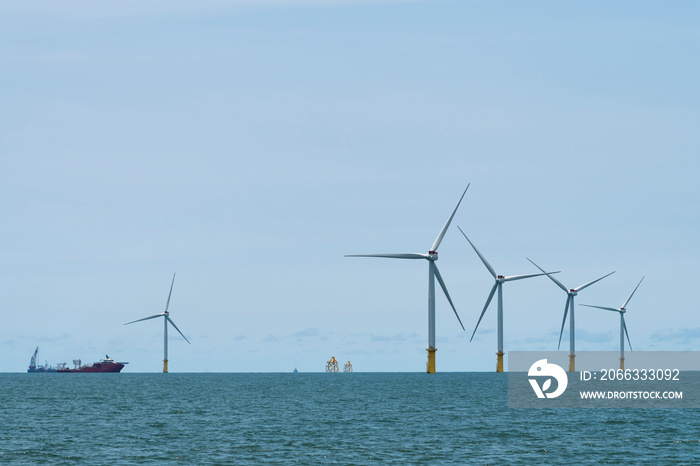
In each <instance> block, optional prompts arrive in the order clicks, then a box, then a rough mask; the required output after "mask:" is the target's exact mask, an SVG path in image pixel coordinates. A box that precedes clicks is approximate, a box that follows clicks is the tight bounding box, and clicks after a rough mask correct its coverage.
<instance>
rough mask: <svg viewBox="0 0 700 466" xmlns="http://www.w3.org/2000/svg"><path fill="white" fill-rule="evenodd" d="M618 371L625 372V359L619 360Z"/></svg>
mask: <svg viewBox="0 0 700 466" xmlns="http://www.w3.org/2000/svg"><path fill="white" fill-rule="evenodd" d="M620 369H622V370H623V371H624V370H625V358H620Z"/></svg>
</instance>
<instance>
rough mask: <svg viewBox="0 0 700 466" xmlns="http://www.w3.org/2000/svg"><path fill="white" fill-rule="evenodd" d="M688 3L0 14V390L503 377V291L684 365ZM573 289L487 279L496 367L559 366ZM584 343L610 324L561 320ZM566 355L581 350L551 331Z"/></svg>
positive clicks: (691, 234)
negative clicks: (96, 383) (72, 376)
mask: <svg viewBox="0 0 700 466" xmlns="http://www.w3.org/2000/svg"><path fill="white" fill-rule="evenodd" d="M699 10H700V7H698V6H697V5H696V4H694V3H691V2H681V3H676V4H674V5H672V6H669V5H661V4H660V3H658V2H615V3H614V4H610V3H609V2H585V3H580V2H577V3H573V2H565V3H564V2H508V3H505V2H487V1H423V2H422V1H412V2H408V1H406V2H404V1H392V2H360V1H357V2H355V1H336V2H315V1H299V2H295V1H290V2H274V1H269V2H268V1H264V0H263V1H256V2H236V1H233V2H217V1H206V2H149V3H148V4H146V5H144V4H142V3H137V2H133V3H121V4H120V5H119V6H116V4H115V5H111V4H106V5H105V4H100V5H95V4H94V3H92V2H83V1H73V2H65V3H64V4H62V5H61V6H60V7H59V6H56V5H55V4H54V3H52V2H33V3H32V4H24V3H20V2H16V3H14V4H4V5H2V6H0V12H1V13H2V14H0V69H2V73H0V102H2V106H1V108H2V110H1V111H0V148H1V150H0V198H2V199H3V202H1V203H0V214H1V215H2V218H3V222H2V225H1V226H0V241H1V242H2V244H3V255H2V256H3V259H2V260H0V276H2V283H3V285H2V286H0V316H2V325H0V371H6V372H14V371H23V370H26V366H27V364H28V362H29V358H30V356H31V354H32V352H33V350H34V347H35V346H37V345H39V346H40V359H41V360H42V361H43V360H44V359H46V360H48V361H49V363H52V364H55V363H57V362H62V361H71V360H72V359H75V358H82V359H83V360H93V359H94V360H97V359H99V358H100V357H102V356H104V354H105V353H108V354H109V355H110V356H112V357H114V358H115V359H117V360H124V361H129V362H130V365H129V366H128V369H127V370H128V371H131V372H157V371H159V370H161V367H162V361H161V359H162V325H161V324H160V323H159V322H156V321H146V322H141V323H138V324H134V325H130V326H127V327H125V326H123V325H122V324H123V323H125V322H128V321H131V320H135V319H138V318H141V317H146V316H148V315H152V314H156V313H159V312H161V311H162V310H163V308H164V306H165V301H166V298H167V293H168V288H169V286H170V279H171V277H172V274H173V273H174V272H177V278H176V281H175V287H174V290H173V297H172V301H171V304H170V312H171V317H172V318H173V320H174V321H175V323H176V324H177V325H178V327H179V328H180V329H181V330H182V331H183V333H184V334H185V335H186V336H187V338H188V339H189V340H190V341H191V342H192V344H191V345H188V344H187V343H186V342H185V341H184V340H182V339H181V338H180V337H179V336H178V335H177V334H176V333H175V332H171V338H170V348H169V351H170V370H171V371H174V372H192V371H224V372H229V371H231V372H237V371H291V370H292V369H293V368H294V367H295V366H296V367H298V368H299V370H302V371H320V370H323V368H324V366H325V361H327V360H328V359H329V358H330V357H331V356H336V357H337V358H338V359H339V360H341V361H345V360H351V361H352V362H353V365H354V366H355V368H356V370H362V371H394V370H396V371H423V370H424V368H425V361H426V352H425V348H426V346H427V266H426V264H425V263H423V262H422V261H420V262H419V261H397V260H382V259H357V258H344V257H343V255H344V254H363V253H381V252H387V253H388V252H421V253H425V252H427V250H428V248H429V247H430V245H431V244H432V243H433V241H434V239H435V237H436V235H437V234H438V232H439V230H440V228H441V227H442V225H443V223H444V222H445V220H446V219H447V217H448V216H449V214H450V212H451V211H452V209H453V208H454V205H455V204H456V202H457V200H458V199H459V196H460V195H461V193H462V191H463V190H464V187H465V186H466V185H467V183H471V188H470V189H469V192H468V193H467V195H466V196H465V198H464V201H463V202H462V205H461V207H460V209H459V211H458V212H457V215H456V216H455V219H454V221H453V225H452V227H451V228H450V230H449V231H448V233H447V235H446V237H445V239H444V241H443V243H442V245H441V246H440V261H439V262H438V265H439V267H440V271H441V272H442V275H443V277H444V278H445V281H446V283H447V286H448V288H449V290H450V293H451V295H452V298H453V300H454V302H455V305H456V306H457V310H458V312H459V313H460V316H461V318H462V320H463V322H464V324H465V327H467V331H466V332H463V331H462V330H461V328H460V327H459V325H458V323H457V321H456V319H455V318H454V316H453V315H452V311H451V310H450V309H449V305H448V303H447V302H446V300H445V299H444V297H443V296H442V295H440V294H438V297H437V348H438V353H437V367H438V371H463V370H492V369H493V368H494V366H495V355H494V353H495V351H496V335H495V324H496V313H495V303H494V304H492V308H491V309H489V311H487V314H486V316H485V317H484V321H483V322H482V323H481V325H480V327H479V331H478V333H477V335H476V337H475V339H474V341H473V342H471V343H469V336H470V335H471V332H472V330H473V328H474V325H476V321H477V319H478V316H479V313H480V312H481V309H482V307H483V305H484V302H485V300H486V297H487V295H488V292H489V290H490V287H491V286H492V278H491V277H490V275H489V274H488V272H487V270H486V269H485V268H484V267H483V265H482V264H481V262H480V261H479V259H478V257H477V256H476V254H475V253H474V251H473V250H472V249H471V248H470V246H469V244H468V243H467V242H466V240H464V238H463V237H462V236H461V234H460V233H459V231H458V230H457V229H456V226H457V225H459V226H460V227H461V228H462V229H463V230H464V231H465V232H466V233H467V234H468V235H469V237H470V239H471V240H472V241H473V242H474V243H475V244H476V246H477V247H478V248H479V249H480V250H481V252H482V253H483V254H484V255H485V256H486V258H487V259H488V260H489V261H490V262H491V264H492V265H493V266H494V268H495V269H496V271H497V272H499V273H503V274H507V275H510V274H518V273H530V272H536V271H537V270H536V269H535V268H534V267H533V266H532V265H531V264H530V263H529V262H527V260H526V259H525V257H530V258H531V259H533V260H534V261H535V262H537V263H538V264H539V265H541V266H542V267H544V268H547V269H556V270H561V273H560V274H559V276H558V278H559V280H561V281H562V282H563V283H564V284H565V285H567V286H569V287H574V286H578V285H580V284H582V283H585V282H587V281H590V280H593V279H594V278H597V277H599V276H601V275H603V274H605V273H608V272H610V271H613V270H615V271H616V273H615V274H614V275H612V276H610V277H608V278H606V279H605V280H603V281H602V282H600V283H599V284H596V285H594V286H592V287H591V288H589V289H587V290H585V291H584V292H582V293H581V294H580V295H579V297H578V298H577V303H586V304H595V305H603V306H620V305H621V304H622V303H623V302H624V300H625V298H626V297H627V296H628V295H629V293H630V292H631V291H632V290H633V289H634V287H635V286H636V284H637V282H638V281H639V279H640V278H641V277H642V276H646V279H645V281H644V283H643V284H642V286H641V287H640V288H639V290H638V291H637V293H636V295H635V297H634V298H633V300H632V302H631V303H630V305H629V306H628V313H627V315H626V321H627V326H628V329H629V332H630V338H631V340H632V345H633V348H634V349H635V350H677V349H679V350H680V349H684V350H698V341H699V340H698V337H700V313H698V312H697V311H698V308H697V304H696V301H695V299H694V293H693V291H694V286H696V281H697V271H696V264H697V263H698V262H700V257H699V256H700V255H699V254H698V246H697V239H698V238H699V237H700V216H699V215H698V202H699V201H700V199H699V198H700V188H698V183H697V176H698V173H699V172H700V162H698V156H697V153H698V148H699V147H700V136H699V135H698V131H697V128H698V127H700V124H699V123H700V111H699V109H700V95H699V91H698V89H699V88H698V86H697V83H698V82H700V72H699V68H698V63H697V59H696V57H697V56H699V55H700V50H699V49H700V40H699V39H700V32H699V31H698V29H697V27H696V25H697V21H698V16H699V13H700V11H699ZM565 301H566V296H565V294H564V293H563V292H562V291H561V290H560V289H559V288H557V287H556V286H555V285H554V284H553V283H551V282H550V281H549V280H547V279H546V278H544V277H542V278H536V279H532V280H528V281H521V282H514V283H507V284H506V285H505V286H504V302H505V349H506V351H508V350H511V351H512V350H553V349H556V343H557V339H558V333H559V327H560V325H561V318H562V312H563V308H564V303H565ZM576 322H577V348H578V349H579V350H616V349H617V347H618V335H619V334H618V331H619V330H618V327H617V325H618V320H617V316H616V315H613V314H612V313H607V312H605V311H598V310H595V309H589V308H583V307H578V306H577V309H576ZM562 347H563V348H567V347H568V335H566V334H565V336H564V340H563V342H562Z"/></svg>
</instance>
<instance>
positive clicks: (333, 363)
mask: <svg viewBox="0 0 700 466" xmlns="http://www.w3.org/2000/svg"><path fill="white" fill-rule="evenodd" d="M326 372H340V367H339V366H338V360H337V359H335V356H331V359H330V361H328V362H326ZM343 372H352V364H351V363H350V361H348V362H346V363H345V365H343Z"/></svg>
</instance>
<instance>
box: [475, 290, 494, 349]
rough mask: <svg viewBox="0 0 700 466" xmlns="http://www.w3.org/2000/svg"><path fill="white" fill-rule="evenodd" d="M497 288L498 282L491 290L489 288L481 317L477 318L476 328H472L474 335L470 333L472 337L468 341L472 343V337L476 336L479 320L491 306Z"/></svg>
mask: <svg viewBox="0 0 700 466" xmlns="http://www.w3.org/2000/svg"><path fill="white" fill-rule="evenodd" d="M497 287H498V282H496V283H494V285H493V288H491V293H489V297H488V299H487V300H486V305H485V306H484V310H483V311H481V315H480V316H479V321H478V322H477V323H476V327H474V333H472V337H471V338H470V339H469V341H472V340H473V339H474V335H475V334H476V329H478V328H479V324H480V323H481V319H482V318H483V317H484V313H485V312H486V309H488V307H489V304H491V300H492V299H493V294H494V293H495V292H496V288H497Z"/></svg>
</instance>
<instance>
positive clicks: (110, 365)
mask: <svg viewBox="0 0 700 466" xmlns="http://www.w3.org/2000/svg"><path fill="white" fill-rule="evenodd" d="M73 364H74V365H75V367H74V368H73V369H69V368H67V367H66V364H65V363H61V364H59V365H58V369H56V372H121V370H122V369H124V365H125V364H129V363H128V362H116V361H114V360H113V359H111V358H110V357H109V356H105V359H101V360H100V362H94V363H92V364H85V365H83V364H82V361H81V360H80V359H74V360H73Z"/></svg>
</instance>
